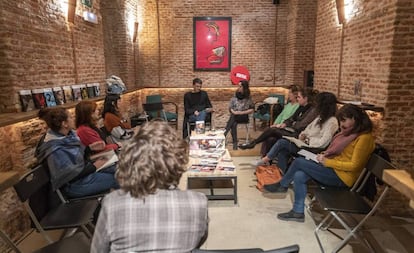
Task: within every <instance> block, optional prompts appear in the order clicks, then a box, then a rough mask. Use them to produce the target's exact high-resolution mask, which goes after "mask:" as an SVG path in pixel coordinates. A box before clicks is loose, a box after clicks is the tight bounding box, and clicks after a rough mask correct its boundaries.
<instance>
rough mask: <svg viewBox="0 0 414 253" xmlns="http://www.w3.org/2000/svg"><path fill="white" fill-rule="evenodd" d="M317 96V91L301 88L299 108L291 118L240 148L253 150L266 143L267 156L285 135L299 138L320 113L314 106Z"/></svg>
mask: <svg viewBox="0 0 414 253" xmlns="http://www.w3.org/2000/svg"><path fill="white" fill-rule="evenodd" d="M316 94H317V91H315V90H313V89H310V88H308V89H303V88H300V89H299V92H298V95H297V100H298V103H299V108H298V109H297V110H296V111H295V113H294V114H293V115H292V116H291V117H289V118H288V119H287V120H285V121H283V123H281V124H276V125H272V126H270V128H268V129H266V130H265V131H264V132H263V133H262V134H261V135H260V136H259V137H257V138H256V139H254V140H253V141H252V142H250V143H248V144H243V145H240V146H239V147H240V148H241V149H252V148H254V147H255V146H256V144H259V143H261V142H264V141H266V145H265V147H264V148H263V150H264V152H262V154H266V153H267V152H268V150H270V148H271V147H272V146H273V144H274V143H275V142H276V141H277V140H278V139H280V138H282V136H283V135H287V136H292V137H298V136H299V133H300V132H301V131H303V130H304V129H305V128H306V126H307V125H309V123H311V122H312V121H313V120H314V119H315V118H316V116H318V113H317V111H316V109H315V108H314V106H313V99H314V96H315V95H316Z"/></svg>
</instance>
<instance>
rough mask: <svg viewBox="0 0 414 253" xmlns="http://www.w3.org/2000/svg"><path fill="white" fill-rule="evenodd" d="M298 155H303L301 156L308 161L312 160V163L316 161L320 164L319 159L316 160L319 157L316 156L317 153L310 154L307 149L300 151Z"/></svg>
mask: <svg viewBox="0 0 414 253" xmlns="http://www.w3.org/2000/svg"><path fill="white" fill-rule="evenodd" d="M298 155H301V156H303V157H305V159H306V160H312V161H314V162H316V163H319V161H318V159H316V157H317V156H318V155H317V154H315V153H312V152H310V151H308V150H306V149H301V150H299V151H298Z"/></svg>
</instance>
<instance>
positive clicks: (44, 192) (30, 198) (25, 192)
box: [14, 165, 99, 243]
mask: <svg viewBox="0 0 414 253" xmlns="http://www.w3.org/2000/svg"><path fill="white" fill-rule="evenodd" d="M14 189H15V191H16V193H17V196H18V197H19V199H20V201H21V202H22V203H23V205H24V207H25V209H26V211H27V212H28V214H29V216H30V218H31V220H32V222H33V224H34V226H35V227H36V229H37V231H38V232H39V233H41V234H42V235H43V237H44V238H45V239H46V240H47V241H48V242H49V243H52V242H53V241H52V240H51V239H50V237H49V236H48V235H47V234H46V232H45V231H46V230H54V229H69V228H81V229H82V230H83V231H84V232H85V234H86V235H87V236H89V237H92V235H91V233H90V231H89V230H88V228H87V225H89V226H90V227H92V228H93V225H92V223H91V221H92V220H93V215H94V212H95V211H96V209H97V208H98V205H99V202H98V201H97V200H96V199H92V200H78V201H71V202H65V203H61V202H60V201H57V202H56V203H54V204H53V205H50V204H49V200H50V196H56V193H55V192H53V191H51V185H50V177H49V173H48V171H47V169H46V168H45V167H44V166H43V165H37V166H36V167H35V168H33V169H32V170H30V171H29V172H27V173H26V174H25V175H23V176H22V177H21V178H20V180H19V182H18V183H17V184H15V185H14Z"/></svg>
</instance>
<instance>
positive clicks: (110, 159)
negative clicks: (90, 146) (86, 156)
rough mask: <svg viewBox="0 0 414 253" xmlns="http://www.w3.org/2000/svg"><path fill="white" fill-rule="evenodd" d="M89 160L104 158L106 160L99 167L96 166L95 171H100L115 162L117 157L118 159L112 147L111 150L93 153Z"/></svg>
mask: <svg viewBox="0 0 414 253" xmlns="http://www.w3.org/2000/svg"><path fill="white" fill-rule="evenodd" d="M90 158H91V160H92V161H97V160H99V159H105V160H106V162H105V163H104V164H103V165H102V166H100V167H99V168H96V171H100V170H102V169H105V168H108V167H110V166H112V165H114V164H116V163H117V162H118V161H119V159H118V155H117V154H116V153H115V151H114V150H113V149H111V150H107V151H102V152H99V153H97V154H93V155H91V157H90Z"/></svg>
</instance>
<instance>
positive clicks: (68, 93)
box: [62, 86, 73, 103]
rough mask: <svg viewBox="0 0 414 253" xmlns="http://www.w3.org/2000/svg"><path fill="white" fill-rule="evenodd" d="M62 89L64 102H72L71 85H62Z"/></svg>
mask: <svg viewBox="0 0 414 253" xmlns="http://www.w3.org/2000/svg"><path fill="white" fill-rule="evenodd" d="M62 90H63V94H64V95H65V102H66V103H69V102H72V101H73V94H72V87H71V86H63V87H62Z"/></svg>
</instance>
